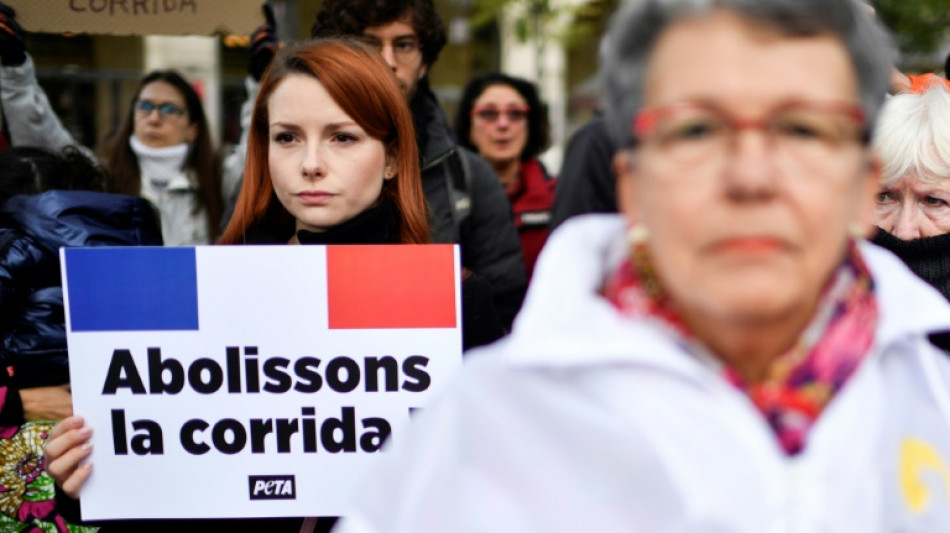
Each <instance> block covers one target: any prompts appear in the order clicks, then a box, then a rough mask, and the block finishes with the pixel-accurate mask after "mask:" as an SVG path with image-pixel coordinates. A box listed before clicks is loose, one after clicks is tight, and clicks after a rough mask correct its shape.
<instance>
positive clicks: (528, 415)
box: [340, 215, 950, 533]
mask: <svg viewBox="0 0 950 533" xmlns="http://www.w3.org/2000/svg"><path fill="white" fill-rule="evenodd" d="M623 233H624V231H623V222H622V220H621V218H620V217H619V216H617V215H592V216H588V217H580V218H579V219H576V220H574V221H572V222H570V223H566V224H565V225H564V226H562V227H561V228H560V229H559V230H558V231H557V232H555V234H553V235H552V237H551V239H550V240H549V241H548V244H547V246H546V247H545V250H544V251H543V252H542V254H541V258H540V262H539V264H538V266H537V269H536V270H535V274H534V278H533V281H532V286H531V288H530V290H529V293H528V297H527V299H526V301H525V305H524V308H523V310H522V312H521V314H520V315H519V317H518V319H517V320H516V322H515V327H514V331H513V333H512V335H511V336H510V337H509V338H507V339H505V340H502V341H501V342H499V343H497V344H495V345H493V346H490V347H488V348H486V349H483V350H482V351H481V352H474V353H472V354H471V355H470V356H469V357H468V361H467V366H466V367H465V368H463V370H462V372H461V374H460V376H459V378H458V380H457V382H456V383H455V384H454V385H451V386H449V387H447V390H446V391H445V393H444V394H443V395H442V397H441V398H440V399H439V400H437V401H436V402H435V403H434V404H433V405H432V406H430V407H429V408H427V409H425V410H424V411H423V413H422V414H421V416H420V417H419V418H418V419H417V420H416V421H415V422H414V426H413V427H412V428H411V431H410V433H411V435H408V436H404V437H403V440H401V441H397V442H393V443H392V444H393V445H394V448H393V450H391V451H390V453H388V454H386V455H384V456H382V458H381V464H380V469H379V470H378V471H377V473H376V474H375V475H374V476H372V479H370V480H368V481H369V482H368V484H367V486H366V487H365V491H364V492H362V493H361V494H360V495H359V496H358V498H357V499H356V501H355V502H354V505H353V509H352V510H351V512H349V513H347V514H346V516H347V517H348V519H347V520H345V521H344V522H343V523H342V525H341V527H340V530H342V531H343V532H345V533H363V532H383V531H385V532H406V533H408V532H414V533H418V532H447V531H471V532H476V531H477V532H493V533H497V532H518V533H526V532H545V533H550V532H561V531H563V532H588V531H590V532H598V533H600V532H621V531H622V532H651V533H652V532H677V533H681V532H704V533H708V532H742V533H746V532H748V533H765V532H776V533H777V532H809V533H811V532H848V533H851V532H860V533H873V532H888V533H896V532H902V533H910V532H928V533H929V532H940V531H950V358H948V356H947V354H945V353H943V352H940V351H938V350H937V349H935V348H933V347H932V346H931V345H930V344H929V343H928V342H927V340H926V338H925V333H926V332H927V331H932V330H941V329H950V305H948V304H947V302H946V301H944V299H943V298H942V297H941V296H940V295H939V294H938V293H937V292H936V291H935V290H933V289H932V288H930V287H929V286H928V285H927V284H925V283H924V282H923V281H921V280H919V279H917V278H916V277H914V276H913V274H911V272H910V271H909V270H908V269H907V268H905V267H904V265H903V264H902V263H900V261H899V260H898V259H896V258H895V257H894V256H892V255H890V254H889V253H888V252H885V251H883V250H881V249H879V248H875V247H873V246H872V245H869V244H866V245H865V244H862V246H861V253H862V255H863V256H864V257H865V259H866V261H867V263H868V265H869V268H870V270H871V272H872V276H873V277H874V280H875V282H876V286H877V289H876V290H877V297H878V298H879V304H880V321H879V324H878V329H877V333H876V339H875V344H874V346H873V347H872V352H871V353H870V354H869V355H868V357H867V358H866V359H865V361H864V362H863V363H862V365H861V366H860V367H859V369H858V370H857V371H856V372H855V374H854V375H853V376H852V378H851V380H850V381H849V382H848V383H847V384H846V385H845V387H844V388H843V389H842V390H841V391H840V392H839V393H838V395H837V396H836V397H835V399H834V400H833V401H832V402H831V403H830V404H829V405H828V406H827V408H826V410H825V411H824V412H823V414H822V415H821V417H820V418H819V420H818V421H817V422H816V424H815V426H814V427H813V429H812V431H811V433H810V435H809V438H808V445H807V448H806V450H805V451H804V452H803V453H802V454H801V455H799V456H798V457H795V458H790V457H788V456H786V454H785V453H784V452H783V451H782V450H781V448H780V447H779V445H778V443H777V440H776V438H775V437H774V435H773V433H772V431H771V430H770V429H769V427H768V425H767V423H766V421H765V419H764V418H763V417H762V415H761V414H759V412H758V411H757V410H756V409H755V407H754V406H753V405H752V403H751V402H750V401H749V400H748V399H747V398H746V397H745V396H744V395H743V394H742V393H741V392H740V391H739V390H737V389H736V388H734V387H733V386H732V385H730V384H729V383H727V382H726V381H725V380H724V379H722V378H721V377H720V376H719V375H718V374H717V373H716V372H715V371H714V370H712V369H711V368H710V367H709V365H706V364H703V363H701V362H699V361H697V360H696V359H695V358H694V357H691V356H690V355H688V354H687V353H685V352H684V351H683V350H682V349H680V348H679V347H678V346H677V345H676V344H675V343H673V342H671V340H670V338H669V337H667V336H664V335H663V334H662V333H660V332H659V331H657V330H656V329H655V328H651V327H650V326H648V325H646V323H632V322H630V320H629V319H627V318H623V317H621V316H620V315H619V313H617V312H616V311H615V310H614V308H613V307H612V306H611V305H610V304H609V303H608V302H607V301H606V300H604V299H603V298H601V297H600V296H598V295H597V294H596V290H597V288H598V287H599V286H600V284H601V283H602V280H603V279H604V277H605V275H606V273H607V272H608V271H609V270H610V269H611V268H613V266H614V265H615V264H616V261H615V260H614V259H613V258H615V257H617V256H618V253H617V250H619V249H620V248H619V247H620V246H622V245H623V242H624V237H623Z"/></svg>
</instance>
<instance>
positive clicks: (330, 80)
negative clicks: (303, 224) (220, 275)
mask: <svg viewBox="0 0 950 533" xmlns="http://www.w3.org/2000/svg"><path fill="white" fill-rule="evenodd" d="M294 75H298V76H299V75H305V76H310V77H313V78H315V79H316V80H317V81H319V82H320V84H321V85H322V86H323V88H324V89H325V90H326V92H327V93H329V95H330V98H332V99H333V101H334V102H336V104H337V105H338V106H340V108H341V109H342V110H343V112H345V113H346V114H347V115H349V116H350V117H351V118H352V119H353V120H354V121H355V122H356V123H357V124H359V126H360V127H361V128H363V130H364V131H366V133H367V134H368V135H369V136H370V137H372V138H374V139H377V140H379V141H381V142H382V143H383V145H384V146H385V149H386V155H387V156H388V157H390V158H392V159H393V160H394V161H395V163H396V175H395V177H393V178H391V179H389V180H386V181H385V182H384V184H383V189H382V192H381V196H388V197H389V198H391V199H392V201H393V202H394V203H395V205H396V207H397V208H398V211H399V217H400V224H399V234H400V235H399V237H400V242H401V243H404V244H421V243H425V242H427V241H428V240H429V225H428V224H429V223H428V219H427V214H426V203H425V196H424V194H423V192H422V179H421V177H420V176H421V175H420V171H419V155H418V149H417V148H416V137H415V134H414V130H413V127H412V116H410V114H409V106H408V104H407V103H406V98H405V96H404V95H403V93H402V90H401V89H400V88H399V84H398V83H397V81H396V77H395V76H393V74H392V70H391V69H390V68H389V66H387V65H386V63H385V62H383V58H382V57H380V55H379V54H377V53H376V52H373V51H371V50H370V49H369V48H367V47H366V46H363V45H361V44H359V43H356V42H350V41H345V40H336V39H326V40H320V41H313V42H310V43H304V44H299V45H290V46H287V47H284V48H283V49H281V50H280V52H278V53H277V56H276V57H275V58H274V60H273V61H272V62H271V65H270V67H268V69H267V71H266V72H265V73H264V78H263V79H262V80H261V88H260V92H258V94H257V100H255V102H254V112H253V115H252V117H251V129H250V131H249V132H248V138H247V161H246V163H245V166H244V182H243V183H242V185H241V193H240V196H238V200H237V204H236V205H235V207H234V215H233V216H232V217H231V221H230V222H229V223H228V227H227V228H225V230H224V234H223V235H222V236H221V239H220V241H219V242H221V243H223V244H238V243H241V242H243V241H244V240H245V234H246V233H247V231H248V229H249V228H251V227H252V226H255V225H260V226H261V227H264V228H266V229H267V231H269V232H272V233H276V234H282V233H285V234H287V236H288V238H289V236H290V235H292V234H293V227H294V220H293V217H291V216H290V213H288V212H287V210H286V209H284V207H283V205H281V203H280V201H279V200H277V198H276V195H275V193H274V184H273V182H272V181H271V175H270V167H269V165H268V159H269V157H270V153H269V142H268V140H269V138H270V121H269V119H268V116H269V104H270V98H271V96H272V95H273V93H274V91H275V90H277V87H278V86H280V84H281V83H283V82H284V80H286V79H287V78H288V77H290V76H294Z"/></svg>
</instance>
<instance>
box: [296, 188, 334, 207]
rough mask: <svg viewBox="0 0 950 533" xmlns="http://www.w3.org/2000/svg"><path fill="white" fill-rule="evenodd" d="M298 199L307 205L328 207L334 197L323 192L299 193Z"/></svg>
mask: <svg viewBox="0 0 950 533" xmlns="http://www.w3.org/2000/svg"><path fill="white" fill-rule="evenodd" d="M297 197H298V198H300V200H301V201H302V202H303V203H304V204H305V205H326V204H327V202H329V201H330V199H331V198H333V195H332V194H330V193H328V192H322V191H304V192H300V193H297Z"/></svg>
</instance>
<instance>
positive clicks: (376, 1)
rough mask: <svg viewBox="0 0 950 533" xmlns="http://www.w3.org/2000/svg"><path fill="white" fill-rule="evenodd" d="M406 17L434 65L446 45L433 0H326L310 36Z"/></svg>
mask: <svg viewBox="0 0 950 533" xmlns="http://www.w3.org/2000/svg"><path fill="white" fill-rule="evenodd" d="M405 19H409V22H410V25H411V26H412V29H413V30H414V31H415V32H416V36H417V37H418V38H419V46H420V48H421V50H422V62H423V63H425V64H426V65H432V64H433V63H435V60H436V59H438V58H439V52H441V51H442V47H444V46H445V26H444V25H443V24H442V17H440V16H439V13H438V11H436V10H435V5H433V3H432V0H325V1H324V2H323V6H322V7H321V9H320V11H319V12H318V13H317V16H316V19H315V20H314V22H313V27H312V28H311V29H310V36H311V37H313V38H314V39H319V38H326V37H352V36H358V35H362V34H363V31H365V30H366V28H369V27H372V26H381V25H383V24H388V23H390V22H394V21H397V20H405Z"/></svg>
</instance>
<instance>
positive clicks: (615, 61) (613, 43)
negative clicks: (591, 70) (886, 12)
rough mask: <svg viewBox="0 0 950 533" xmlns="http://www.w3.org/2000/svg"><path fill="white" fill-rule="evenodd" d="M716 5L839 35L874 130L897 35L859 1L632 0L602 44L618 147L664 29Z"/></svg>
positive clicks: (786, 28) (767, 21)
mask: <svg viewBox="0 0 950 533" xmlns="http://www.w3.org/2000/svg"><path fill="white" fill-rule="evenodd" d="M716 9H725V10H728V11H731V12H733V13H735V14H736V15H738V16H740V17H741V18H743V19H746V20H748V21H750V22H752V23H755V24H761V25H764V26H766V27H770V28H773V29H775V30H776V31H778V32H780V33H781V34H784V35H789V36H795V37H798V36H801V37H806V36H814V35H831V36H834V37H836V38H837V39H838V40H839V41H841V43H842V44H844V46H845V48H846V49H847V51H848V55H849V57H850V59H851V63H852V65H853V66H854V71H855V75H856V76H857V81H858V86H859V92H860V99H861V107H862V109H863V110H864V113H865V114H866V116H867V119H868V127H869V129H872V130H873V124H874V122H875V119H876V118H877V113H878V111H879V110H880V107H881V104H882V102H883V100H884V96H885V94H886V93H887V89H888V87H889V85H890V69H891V64H892V63H893V61H894V59H896V57H897V51H896V49H895V47H894V44H893V40H892V38H891V37H890V34H889V33H888V32H887V31H886V30H885V29H884V27H883V26H881V25H880V23H878V22H877V21H876V20H875V19H874V17H873V15H872V13H871V11H870V10H869V9H868V7H867V5H866V4H864V3H863V2H861V1H860V0H628V2H627V3H626V5H624V6H622V7H621V8H620V10H619V11H618V12H617V13H616V14H615V15H614V16H613V18H612V20H611V22H610V26H609V28H608V30H607V34H606V35H605V37H604V41H603V42H602V45H601V48H600V63H601V65H600V69H601V70H600V83H601V87H602V90H603V93H604V94H603V96H604V98H603V100H604V104H605V107H606V109H605V111H606V117H607V121H608V125H609V128H610V133H611V136H612V137H613V140H614V142H615V143H616V145H617V146H622V147H623V146H631V145H633V144H634V143H635V142H636V139H635V138H634V135H633V131H632V128H631V125H632V123H633V118H634V117H635V116H636V114H637V112H638V111H639V110H640V108H641V107H642V106H643V91H644V86H645V84H646V79H645V78H646V72H647V67H648V64H649V59H650V55H651V52H652V50H653V46H654V45H655V43H656V42H657V40H658V39H659V37H660V35H661V34H662V33H663V32H664V31H665V30H666V29H668V28H669V27H670V26H671V25H673V24H674V23H676V22H678V21H680V20H682V19H685V18H691V17H698V16H702V15H708V14H709V13H711V12H712V11H714V10H716ZM697 83H702V80H697Z"/></svg>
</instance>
